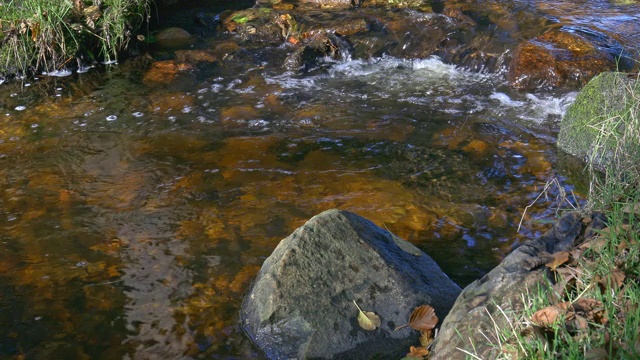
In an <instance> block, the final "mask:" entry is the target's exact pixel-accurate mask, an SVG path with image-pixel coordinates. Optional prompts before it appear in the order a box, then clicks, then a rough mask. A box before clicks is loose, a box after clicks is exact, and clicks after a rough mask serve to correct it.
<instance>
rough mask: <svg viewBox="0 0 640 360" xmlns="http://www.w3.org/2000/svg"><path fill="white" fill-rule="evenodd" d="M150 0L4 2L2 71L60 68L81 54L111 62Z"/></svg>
mask: <svg viewBox="0 0 640 360" xmlns="http://www.w3.org/2000/svg"><path fill="white" fill-rule="evenodd" d="M149 1H150V0H102V1H96V0H94V1H90V0H89V1H82V0H11V1H7V2H2V3H0V74H14V75H24V74H27V73H28V72H42V71H47V72H48V71H55V70H59V69H61V68H62V67H64V66H65V65H66V64H68V63H69V62H71V61H74V60H75V59H77V58H79V57H86V58H92V59H94V60H97V61H113V60H115V59H117V56H118V54H119V53H120V52H121V51H122V50H123V49H124V48H125V47H126V46H127V44H128V41H129V40H130V39H131V37H132V36H133V34H134V32H135V31H136V30H137V28H138V27H139V26H140V25H141V24H143V23H144V22H145V21H146V20H147V17H148V14H149Z"/></svg>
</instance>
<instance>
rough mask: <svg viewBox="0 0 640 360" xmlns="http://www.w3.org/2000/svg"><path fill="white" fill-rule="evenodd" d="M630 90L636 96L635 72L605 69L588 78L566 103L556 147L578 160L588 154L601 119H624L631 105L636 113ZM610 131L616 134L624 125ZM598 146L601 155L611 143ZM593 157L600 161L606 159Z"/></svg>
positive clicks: (638, 91) (639, 87) (639, 90)
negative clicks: (584, 84)
mask: <svg viewBox="0 0 640 360" xmlns="http://www.w3.org/2000/svg"><path fill="white" fill-rule="evenodd" d="M632 91H634V92H635V93H636V97H637V96H640V83H638V82H637V78H636V76H635V75H634V76H631V77H629V76H627V74H623V73H614V72H605V73H602V74H600V75H598V76H597V77H595V78H594V79H593V80H591V81H590V82H589V83H588V84H587V85H586V86H585V87H584V88H583V89H582V91H580V94H578V96H577V97H576V101H575V102H574V103H573V104H571V106H569V108H568V109H567V112H566V114H565V116H564V118H563V119H562V122H561V123H560V133H559V134H558V147H559V148H560V149H562V150H564V151H566V152H568V153H569V154H572V155H575V156H577V157H579V158H581V159H586V158H587V157H589V156H590V155H592V153H593V151H594V148H595V146H596V141H597V139H598V137H599V135H600V130H598V128H599V127H600V125H601V124H603V123H604V121H605V120H607V119H614V120H615V121H616V122H618V121H620V120H625V119H627V118H628V117H629V116H630V114H631V113H632V112H630V109H631V107H632V106H635V110H634V112H633V113H636V114H637V113H638V112H640V109H638V102H637V101H634V100H632V99H631V97H632ZM604 109H606V112H605V111H604ZM610 130H616V131H618V134H619V135H622V134H623V133H624V132H625V131H627V129H625V128H624V126H618V128H617V129H610ZM631 130H633V131H637V129H631ZM601 145H602V146H604V148H603V149H602V150H601V154H606V153H608V152H610V151H609V150H612V149H613V148H614V147H615V144H612V143H611V142H608V143H603V144H601ZM594 160H595V161H596V162H597V163H600V162H602V161H606V160H607V159H606V158H594Z"/></svg>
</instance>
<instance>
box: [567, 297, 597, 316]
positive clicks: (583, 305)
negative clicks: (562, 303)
mask: <svg viewBox="0 0 640 360" xmlns="http://www.w3.org/2000/svg"><path fill="white" fill-rule="evenodd" d="M600 308H602V302H600V301H598V300H596V299H591V298H586V299H585V298H580V299H578V300H576V301H575V302H574V303H573V309H574V310H575V311H578V312H583V313H588V312H591V311H594V310H596V309H600Z"/></svg>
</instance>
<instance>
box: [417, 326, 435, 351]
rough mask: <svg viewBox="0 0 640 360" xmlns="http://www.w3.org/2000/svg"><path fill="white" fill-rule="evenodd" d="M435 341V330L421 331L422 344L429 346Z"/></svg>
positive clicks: (425, 346)
mask: <svg viewBox="0 0 640 360" xmlns="http://www.w3.org/2000/svg"><path fill="white" fill-rule="evenodd" d="M432 342H433V330H426V331H420V345H422V346H423V347H424V348H428V347H429V345H431V343H432Z"/></svg>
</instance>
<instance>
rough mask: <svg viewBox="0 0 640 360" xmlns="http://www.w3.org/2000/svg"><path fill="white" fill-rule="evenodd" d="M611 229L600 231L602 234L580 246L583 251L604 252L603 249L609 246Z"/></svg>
mask: <svg viewBox="0 0 640 360" xmlns="http://www.w3.org/2000/svg"><path fill="white" fill-rule="evenodd" d="M608 233H609V228H604V229H602V230H600V234H599V235H598V236H595V237H593V238H591V239H590V240H589V241H587V242H585V243H583V244H582V245H580V246H579V248H580V249H582V250H587V249H591V250H593V251H595V252H602V249H604V247H605V246H606V245H607V242H608V241H609V239H608Z"/></svg>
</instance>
